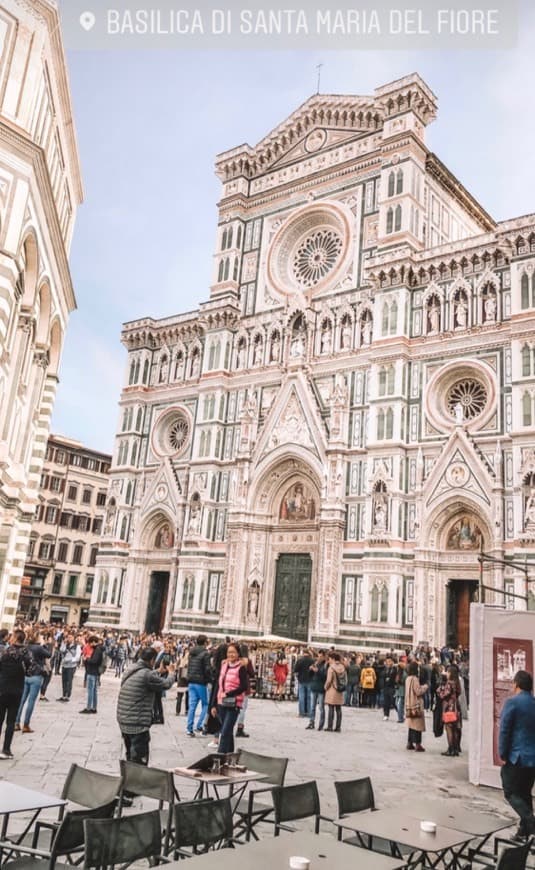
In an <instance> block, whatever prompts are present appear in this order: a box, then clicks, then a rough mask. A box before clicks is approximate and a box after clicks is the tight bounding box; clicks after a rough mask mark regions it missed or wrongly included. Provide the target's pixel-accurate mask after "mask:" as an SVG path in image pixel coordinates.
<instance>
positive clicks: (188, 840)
mask: <svg viewBox="0 0 535 870" xmlns="http://www.w3.org/2000/svg"><path fill="white" fill-rule="evenodd" d="M174 815H175V847H174V851H173V857H174V858H175V860H176V859H177V858H178V856H179V855H180V856H181V857H185V858H190V857H191V856H192V855H198V854H199V853H203V852H208V851H210V850H211V849H222V848H225V847H226V846H229V845H232V844H233V842H234V840H233V821H232V807H231V803H230V798H228V797H227V798H220V799H219V800H212V799H211V798H208V799H206V800H198V801H187V802H186V801H182V802H181V803H178V804H175V806H174ZM187 849H190V850H191V851H186V850H187Z"/></svg>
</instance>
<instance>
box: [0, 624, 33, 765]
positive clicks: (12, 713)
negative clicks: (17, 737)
mask: <svg viewBox="0 0 535 870" xmlns="http://www.w3.org/2000/svg"><path fill="white" fill-rule="evenodd" d="M25 639H26V637H25V634H24V632H23V631H21V630H20V629H17V630H15V631H14V632H13V634H12V640H11V643H10V644H9V645H8V646H7V647H4V649H3V650H2V652H1V653H0V733H1V731H2V726H3V724H4V719H6V730H5V732H4V745H3V748H2V752H1V753H0V758H1V759H5V758H13V753H12V752H11V741H12V740H13V732H14V730H15V719H16V716H17V710H18V709H19V704H20V699H21V698H22V693H23V691H24V679H25V677H26V674H27V673H28V671H29V670H30V668H31V666H32V663H33V658H32V654H31V652H30V650H29V649H28V647H27V646H26V644H25V643H24V641H25Z"/></svg>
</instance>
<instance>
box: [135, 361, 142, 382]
mask: <svg viewBox="0 0 535 870" xmlns="http://www.w3.org/2000/svg"><path fill="white" fill-rule="evenodd" d="M140 365H141V360H140V359H139V357H138V359H137V360H136V370H135V372H134V383H135V384H137V382H138V381H139V367H140Z"/></svg>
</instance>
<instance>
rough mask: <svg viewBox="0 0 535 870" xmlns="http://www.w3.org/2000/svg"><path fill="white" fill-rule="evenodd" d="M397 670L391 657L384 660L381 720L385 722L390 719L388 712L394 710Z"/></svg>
mask: <svg viewBox="0 0 535 870" xmlns="http://www.w3.org/2000/svg"><path fill="white" fill-rule="evenodd" d="M397 674H398V670H397V667H396V665H395V664H394V660H393V658H392V656H387V657H386V659H385V667H384V670H383V674H382V680H383V719H384V721H385V722H386V721H387V719H388V718H389V717H390V710H393V709H395V707H396V703H395V700H394V695H395V691H396V677H397Z"/></svg>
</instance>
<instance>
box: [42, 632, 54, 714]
mask: <svg viewBox="0 0 535 870" xmlns="http://www.w3.org/2000/svg"><path fill="white" fill-rule="evenodd" d="M43 646H44V647H45V648H46V649H47V650H48V652H49V653H50V656H49V658H47V659H45V661H44V665H43V667H44V671H45V673H44V675H43V682H42V683H41V693H40V695H39V700H40V701H46V703H48V698H47V697H46V690H47V689H48V686H49V685H50V680H51V679H52V656H53V655H54V638H53V636H52V635H51V634H50V632H47V633H45V634H44V635H43Z"/></svg>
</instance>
